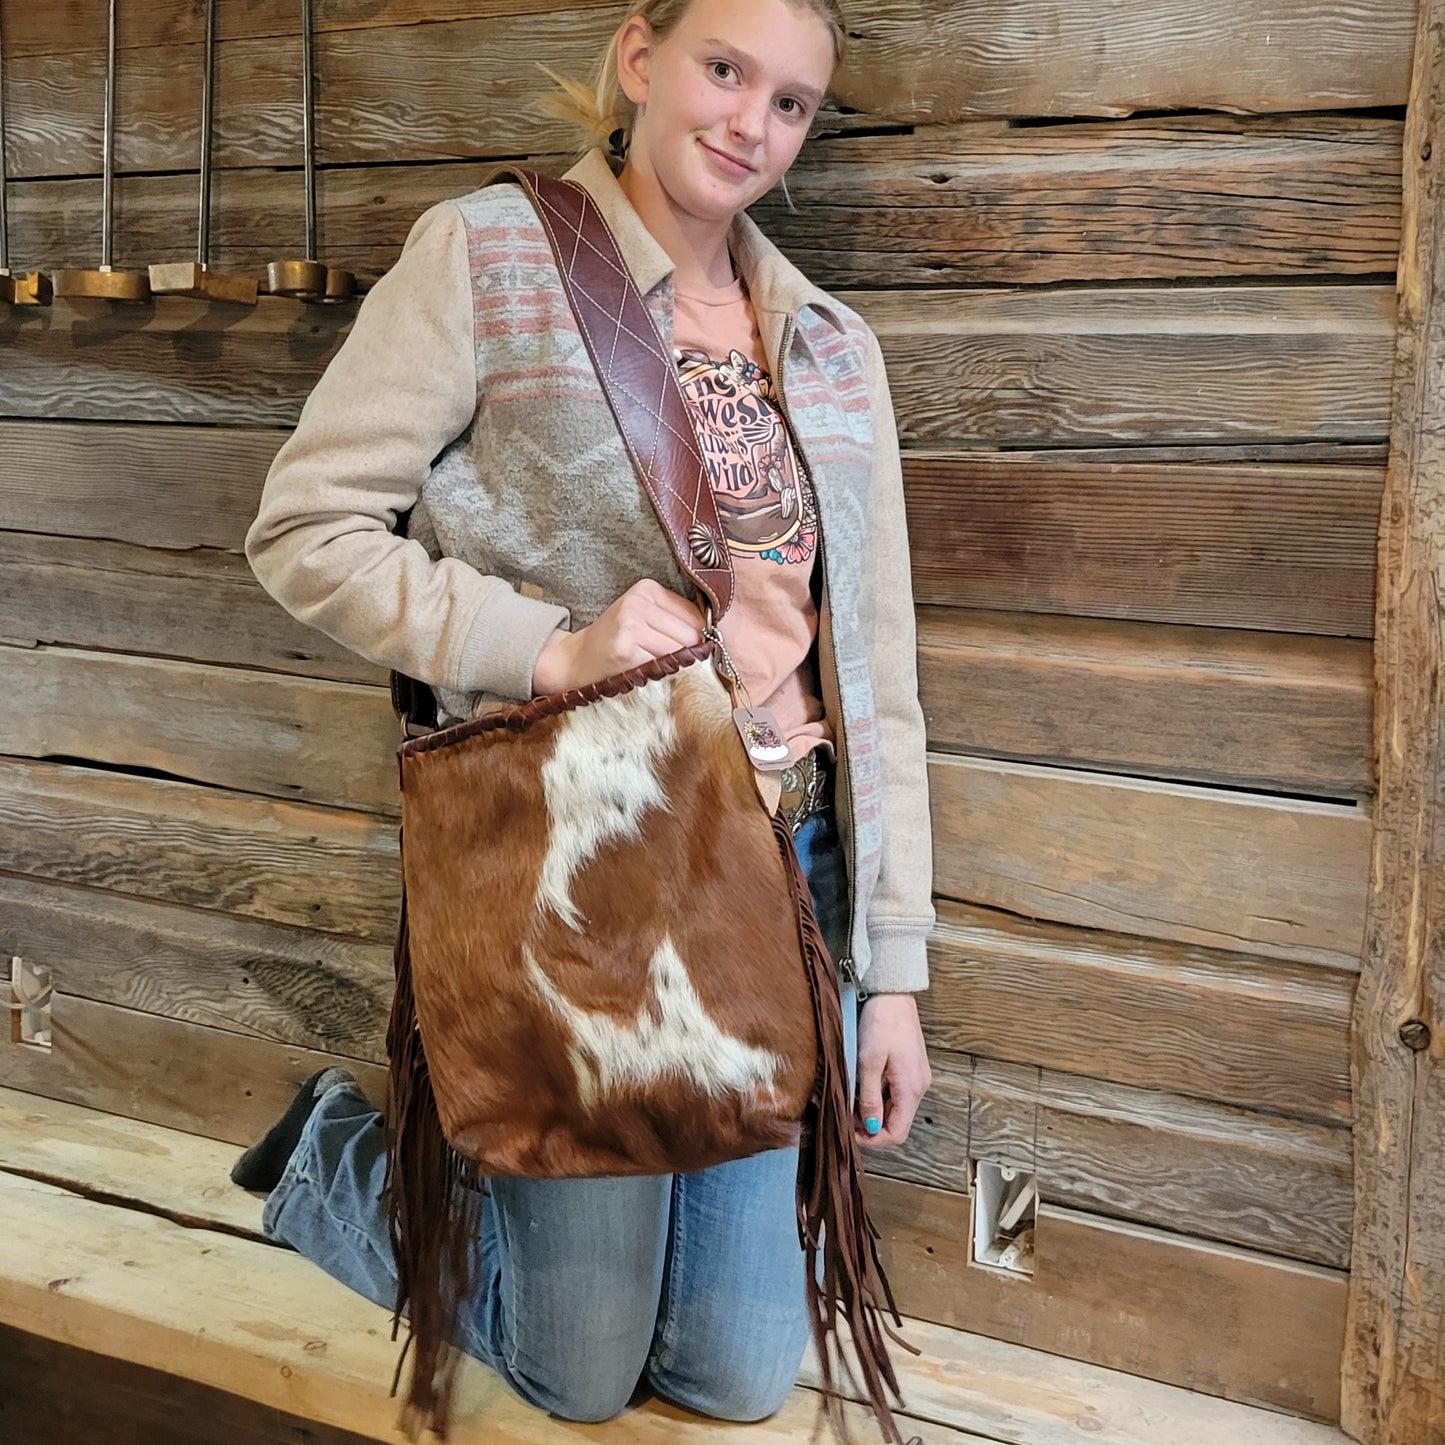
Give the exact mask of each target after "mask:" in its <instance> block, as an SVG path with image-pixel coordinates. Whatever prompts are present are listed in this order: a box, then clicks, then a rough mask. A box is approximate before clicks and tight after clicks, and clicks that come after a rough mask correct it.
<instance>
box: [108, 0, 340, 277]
mask: <svg viewBox="0 0 1445 1445" xmlns="http://www.w3.org/2000/svg"><path fill="white" fill-rule="evenodd" d="M111 3H112V4H114V3H115V0H111ZM311 39H312V37H311V0H301V144H302V146H303V147H304V150H305V157H304V159H305V166H306V259H307V260H308V261H314V260H315V259H316V155H315V149H316V146H315V135H314V120H313V114H312V112H313V108H314V100H315V97H314V94H313V85H314V81H313V76H312V44H311Z"/></svg>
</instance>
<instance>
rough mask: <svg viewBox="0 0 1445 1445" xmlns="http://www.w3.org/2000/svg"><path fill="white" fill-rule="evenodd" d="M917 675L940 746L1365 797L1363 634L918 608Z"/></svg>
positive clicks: (1367, 699)
mask: <svg viewBox="0 0 1445 1445" xmlns="http://www.w3.org/2000/svg"><path fill="white" fill-rule="evenodd" d="M960 570H962V569H960ZM0 576H3V572H0ZM918 670H919V692H920V696H921V699H922V702H923V712H924V717H925V719H926V721H927V725H928V738H929V744H930V746H932V747H933V748H935V749H938V750H940V751H959V752H966V753H974V754H980V755H987V756H991V757H1004V758H1017V759H1019V760H1021V761H1025V762H1037V763H1067V764H1070V765H1072V766H1077V767H1085V768H1090V769H1096V770H1103V771H1107V772H1121V773H1130V774H1134V775H1143V776H1149V777H1156V778H1180V779H1193V780H1196V781H1201V782H1222V783H1228V784H1231V785H1233V786H1238V787H1246V788H1252V789H1256V790H1260V791H1281V792H1296V793H1309V794H1312V795H1317V796H1339V797H1357V796H1365V795H1368V793H1369V792H1370V787H1371V780H1370V766H1371V764H1370V750H1371V737H1370V703H1371V686H1372V677H1371V653H1370V644H1369V643H1368V642H1366V641H1356V640H1353V639H1344V638H1314V637H1300V636H1297V635H1288V634H1282V633H1271V632H1254V631H1245V630H1237V629H1230V628H1218V627H1208V628H1207V627H1177V626H1169V625H1165V624H1160V623H1150V622H1130V621H1122V620H1114V619H1105V620H1095V619H1092V618H1083V617H1062V616H1039V615H1036V614H1030V613H1018V612H989V611H983V610H977V609H972V608H940V607H925V608H923V609H921V611H920V615H919V618H918Z"/></svg>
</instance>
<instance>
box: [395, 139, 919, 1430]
mask: <svg viewBox="0 0 1445 1445" xmlns="http://www.w3.org/2000/svg"><path fill="white" fill-rule="evenodd" d="M505 177H511V178H514V179H515V180H517V181H518V182H520V184H521V185H522V187H523V188H524V190H525V191H526V193H527V194H528V196H529V197H530V198H531V200H532V203H533V204H534V205H535V206H536V208H537V210H538V213H539V214H540V216H541V218H542V221H543V224H544V226H545V228H546V231H547V234H548V236H549V238H550V241H551V245H552V250H553V252H554V255H555V256H556V259H557V263H558V267H559V270H560V272H561V274H562V277H563V279H564V282H565V284H566V288H567V291H568V295H569V298H570V300H571V303H572V307H573V310H574V313H575V315H576V318H577V321H578V324H579V326H580V327H581V331H582V335H583V337H584V339H585V342H586V345H587V348H588V351H589V353H590V355H591V358H592V361H593V364H594V366H595V367H596V369H597V372H598V375H599V377H600V378H601V380H602V382H603V386H604V390H605V391H606V393H607V396H608V400H609V402H610V404H611V407H612V409H613V412H614V414H615V416H616V419H617V422H618V426H619V429H620V431H621V433H622V436H623V438H624V440H625V442H626V444H627V448H628V451H629V453H630V455H631V457H632V460H633V462H634V463H635V465H636V470H637V473H638V477H639V479H640V481H641V483H642V485H643V486H644V488H645V489H646V490H647V493H648V495H649V497H650V498H651V499H652V502H653V505H654V508H655V510H656V512H657V515H658V519H659V521H660V522H661V524H662V526H663V528H664V530H665V531H666V533H667V535H668V537H669V539H670V541H671V543H672V547H673V550H674V553H675V554H676V556H677V559H678V562H679V564H680V565H681V567H682V568H683V570H684V572H685V573H686V574H687V575H688V576H689V577H690V578H691V579H692V580H693V582H694V583H696V585H697V587H698V588H699V590H700V592H701V593H702V595H703V599H704V601H705V603H706V606H707V607H708V608H709V609H710V611H711V613H712V616H711V618H710V620H709V625H708V627H707V629H706V632H705V635H704V640H703V641H702V642H701V643H700V644H698V645H697V646H694V647H687V648H683V649H681V650H679V651H677V652H673V653H671V654H669V655H667V656H665V657H660V658H657V659H655V660H653V661H651V662H648V663H647V664H645V665H643V666H640V667H635V668H633V669H631V670H630V671H627V672H623V673H620V674H618V675H616V676H613V677H608V678H606V679H604V680H603V681H601V682H597V683H594V684H592V685H591V686H589V687H584V688H579V689H576V690H573V691H570V692H565V693H560V694H556V695H552V696H546V697H536V698H533V699H532V700H531V701H529V702H526V703H524V704H520V705H518V706H515V707H511V708H506V709H503V710H500V711H496V712H490V713H486V714H484V715H482V716H479V717H476V718H473V719H471V720H469V721H466V722H462V723H458V724H456V725H454V726H451V727H446V728H442V729H439V730H434V731H431V732H427V733H424V734H423V735H422V736H418V737H414V738H412V739H411V740H409V741H407V742H405V743H403V745H402V746H401V749H400V752H399V755H398V762H399V769H400V779H401V798H402V828H401V835H402V841H403V846H402V875H403V889H404V892H403V898H402V908H401V918H400V921H399V924H398V929H397V938H396V954H395V964H396V995H395V1003H394V1006H393V1011H392V1015H391V1020H390V1025H389V1028H388V1035H387V1046H388V1052H389V1054H390V1060H391V1069H390V1099H389V1111H388V1112H389V1118H390V1122H391V1125H392V1128H391V1132H390V1137H389V1150H390V1152H389V1156H388V1171H387V1172H388V1177H387V1187H388V1191H389V1197H390V1204H389V1208H390V1223H391V1234H392V1241H393V1245H394V1247H395V1253H396V1264H397V1270H398V1275H399V1288H398V1295H397V1306H396V1316H395V1318H394V1321H393V1338H395V1333H396V1328H397V1326H398V1325H399V1323H400V1320H401V1316H402V1312H403V1311H404V1310H407V1311H408V1312H409V1316H410V1336H409V1339H408V1341H407V1347H408V1348H411V1347H414V1348H415V1356H414V1359H413V1366H412V1377H411V1381H410V1386H409V1390H408V1393H407V1397H406V1400H405V1403H404V1408H403V1427H404V1428H405V1429H406V1430H407V1433H408V1434H409V1435H410V1436H411V1438H413V1439H415V1438H416V1435H417V1434H418V1433H419V1432H420V1429H421V1428H422V1427H424V1426H428V1425H429V1426H430V1427H431V1428H432V1429H434V1430H437V1431H438V1433H444V1429H445V1424H446V1420H447V1416H448V1412H449V1408H450V1393H451V1384H452V1374H453V1370H454V1367H455V1362H456V1359H455V1355H456V1352H455V1349H454V1346H453V1343H452V1339H453V1330H454V1328H455V1322H456V1317H457V1315H458V1313H459V1311H460V1308H461V1306H462V1304H463V1302H464V1301H465V1299H466V1297H467V1295H468V1294H469V1292H470V1289H471V1287H472V1282H471V1281H470V1280H469V1278H468V1269H467V1265H468V1254H469V1242H470V1240H471V1239H472V1238H473V1236H474V1235H475V1234H476V1232H477V1229H478V1227H479V1224H480V1210H481V1207H482V1199H483V1192H482V1190H481V1187H480V1183H479V1180H480V1178H481V1177H483V1176H486V1175H525V1176H535V1177H563V1176H598V1175H622V1174H661V1173H669V1172H684V1173H685V1172H691V1171H695V1170H699V1169H704V1168H707V1167H709V1166H710V1165H713V1164H717V1163H721V1162H722V1161H724V1160H728V1159H736V1158H741V1157H743V1156H745V1155H749V1154H752V1153H756V1152H758V1151H760V1150H764V1149H773V1148H778V1147H781V1146H783V1145H787V1144H791V1143H794V1142H798V1143H799V1144H800V1158H799V1170H798V1194H797V1211H798V1228H799V1237H800V1241H801V1244H802V1246H803V1248H804V1250H805V1252H806V1258H807V1274H808V1281H809V1300H808V1304H809V1313H810V1319H811V1324H812V1328H813V1333H814V1339H815V1343H816V1345H817V1349H818V1356H819V1359H820V1361H821V1363H822V1368H823V1373H824V1385H825V1389H824V1402H825V1405H826V1407H827V1408H828V1410H829V1414H830V1416H831V1418H832V1420H833V1423H834V1424H835V1426H837V1427H838V1429H839V1430H840V1433H842V1434H843V1435H844V1437H845V1438H846V1437H847V1429H846V1424H845V1422H844V1419H843V1414H842V1409H841V1404H840V1399H839V1396H838V1393H837V1391H836V1390H834V1389H833V1382H834V1378H835V1376H834V1355H835V1352H837V1348H838V1339H837V1331H836V1326H837V1321H838V1317H839V1316H840V1315H841V1316H842V1317H843V1318H844V1319H845V1320H846V1321H847V1323H848V1325H849V1326H850V1330H851V1335H852V1340H853V1345H854V1350H853V1353H854V1355H855V1356H856V1358H857V1359H858V1362H859V1364H860V1366H861V1371H862V1375H863V1390H864V1392H865V1394H866V1396H867V1398H868V1399H869V1401H870V1403H871V1405H872V1407H873V1410H874V1412H875V1415H876V1417H877V1419H878V1421H879V1423H880V1425H881V1427H882V1429H883V1432H884V1434H885V1436H886V1438H887V1439H889V1440H892V1441H898V1440H900V1439H901V1437H900V1436H899V1434H898V1431H897V1427H896V1425H895V1423H894V1421H893V1417H892V1413H891V1410H890V1407H889V1403H888V1399H887V1396H886V1394H885V1390H884V1386H885V1384H886V1385H887V1386H888V1387H889V1388H890V1389H891V1390H892V1392H893V1394H894V1395H895V1396H896V1395H897V1393H898V1387H897V1383H896V1380H895V1377H894V1373H893V1369H892V1366H891V1363H890V1361H889V1359H888V1353H887V1347H886V1344H885V1341H884V1335H885V1333H886V1334H888V1335H890V1336H891V1337H892V1338H894V1339H895V1340H896V1339H897V1338H898V1337H897V1335H896V1334H894V1332H893V1330H892V1329H890V1328H889V1327H888V1325H887V1324H886V1323H885V1321H884V1319H883V1317H882V1316H883V1314H884V1313H885V1312H886V1313H887V1314H888V1315H889V1316H891V1318H892V1320H893V1321H894V1323H895V1324H898V1323H901V1321H900V1320H899V1318H898V1312H897V1309H896V1308H895V1306H894V1303H893V1298H892V1295H891V1293H890V1291H889V1288H888V1284H887V1281H886V1279H885V1278H884V1275H883V1271H882V1269H881V1267H880V1265H879V1261H878V1255H877V1234H876V1231H875V1230H874V1229H873V1227H872V1225H871V1223H870V1222H869V1220H868V1218H867V1215H866V1213H865V1210H864V1206H863V1200H862V1195H861V1191H860V1175H859V1166H858V1159H857V1155H856V1150H855V1144H854V1138H853V1126H852V1118H851V1111H850V1107H849V1098H848V1084H847V1073H846V1060H845V1057H844V1045H843V1027H842V1012H841V1008H840V1004H839V996H838V985H837V976H836V973H835V971H834V965H833V963H832V961H831V959H830V958H829V957H828V951H827V949H826V947H825V946H824V943H823V939H822V937H821V935H820V933H819V930H818V925H817V921H816V920H815V918H814V916H813V909H812V906H811V900H810V896H809V890H808V884H807V881H806V878H805V877H804V875H803V872H802V869H801V867H800V865H799V862H798V857H797V854H796V852H795V851H794V848H793V841H792V835H791V832H790V830H789V828H788V825H787V823H786V822H785V821H784V820H783V818H782V817H781V815H780V814H778V813H776V812H770V809H769V806H768V804H767V803H766V802H765V801H764V797H763V793H762V791H760V788H759V786H758V774H757V773H756V772H755V769H754V761H760V762H762V763H764V764H766V763H767V762H768V761H769V760H770V758H771V757H772V755H773V754H776V753H778V752H781V753H782V754H783V761H786V747H785V746H784V747H783V748H781V749H779V748H778V744H779V743H780V742H781V739H780V738H779V737H776V736H773V737H768V736H767V730H768V720H767V719H766V718H761V719H760V718H759V717H758V716H757V715H756V714H755V713H754V712H752V711H750V709H749V708H748V707H747V706H744V707H741V708H740V707H739V706H738V698H737V697H736V696H735V692H736V689H737V685H738V684H737V679H736V676H735V674H734V673H733V671H732V668H731V660H730V659H729V658H728V657H727V654H726V650H725V648H724V647H723V646H722V642H721V638H720V637H719V635H718V633H717V630H716V619H717V618H719V617H721V616H722V615H723V614H724V613H725V612H726V610H727V608H728V605H729V603H730V601H731V597H732V585H733V578H732V568H731V563H730V561H729V559H728V551H727V546H726V543H725V542H724V540H723V536H722V529H721V526H720V524H719V521H718V516H717V510H716V506H715V503H714V500H713V494H712V490H711V486H710V484H709V478H708V472H707V469H706V463H705V462H704V459H703V456H702V453H701V451H700V449H699V447H698V444H697V439H696V436H695V434H694V432H693V429H692V422H691V419H690V415H689V412H688V410H687V406H686V402H685V401H684V399H683V396H682V392H681V389H680V387H679V384H678V381H677V376H676V372H675V371H674V368H673V364H672V361H671V358H670V355H669V351H668V348H667V346H666V345H665V344H664V342H663V341H662V338H661V337H660V336H659V335H658V332H657V330H656V327H655V326H654V325H653V322H652V318H651V316H650V315H649V313H648V311H647V308H646V306H645V304H644V302H643V300H642V297H641V296H640V295H639V294H638V292H637V290H636V287H635V285H634V284H633V282H632V279H631V276H630V275H629V273H628V271H627V267H626V265H625V263H624V262H623V260H622V258H621V255H620V254H619V252H618V250H617V246H616V242H615V241H614V240H613V238H612V236H611V233H610V232H609V230H608V228H607V226H606V223H605V221H604V220H603V218H602V216H601V214H600V213H599V212H598V210H597V208H596V206H595V204H594V203H593V202H592V200H591V197H590V196H589V195H588V194H587V192H586V190H585V189H583V188H582V187H581V186H578V185H575V184H573V183H570V182H565V181H559V180H552V179H549V178H545V177H542V176H539V175H536V174H534V173H532V172H530V171H523V170H518V169H514V168H506V169H504V170H502V171H500V172H498V173H497V175H496V177H494V179H495V178H505ZM659 398H660V399H661V400H660V401H659ZM393 688H394V696H395V699H396V701H397V704H398V709H399V710H400V711H402V712H403V714H404V715H411V716H419V715H420V714H421V711H422V707H421V705H420V704H421V700H422V699H423V698H425V697H426V696H427V690H426V689H423V688H422V687H421V686H420V685H419V684H416V683H415V682H413V681H411V680H410V679H406V678H404V677H401V676H396V677H394V678H393ZM432 720H433V721H434V717H433V719H432ZM749 747H751V748H752V749H753V756H752V757H750V755H749V751H748V748H749ZM774 801H775V799H774ZM820 1254H821V1261H820V1259H819V1255H820ZM820 1263H821V1269H820V1268H819V1265H820ZM405 1356H406V1349H403V1351H402V1357H401V1359H400V1360H399V1361H398V1363H397V1380H394V1381H393V1385H392V1390H393V1393H395V1392H396V1389H397V1381H398V1380H399V1379H400V1374H401V1369H402V1363H403V1362H404V1360H405ZM839 1358H842V1357H841V1355H840V1356H839ZM845 1367H846V1361H845Z"/></svg>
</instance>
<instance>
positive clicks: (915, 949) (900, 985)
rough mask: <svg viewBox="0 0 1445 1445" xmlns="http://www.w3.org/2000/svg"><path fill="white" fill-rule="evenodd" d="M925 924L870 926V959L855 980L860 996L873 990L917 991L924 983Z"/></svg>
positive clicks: (874, 991)
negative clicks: (859, 977)
mask: <svg viewBox="0 0 1445 1445" xmlns="http://www.w3.org/2000/svg"><path fill="white" fill-rule="evenodd" d="M928 933H929V930H928V929H927V928H920V927H918V926H916V925H913V924H906V923H900V924H891V925H889V924H885V925H884V926H883V927H881V928H878V929H876V930H875V929H870V930H869V932H868V942H869V945H870V947H871V950H872V962H870V963H869V965H868V972H867V973H865V974H864V975H863V977H862V978H861V979H860V980H859V981H858V991H859V993H860V994H863V995H864V996H866V995H868V994H874V993H921V992H922V991H923V990H924V989H926V988H927V987H928Z"/></svg>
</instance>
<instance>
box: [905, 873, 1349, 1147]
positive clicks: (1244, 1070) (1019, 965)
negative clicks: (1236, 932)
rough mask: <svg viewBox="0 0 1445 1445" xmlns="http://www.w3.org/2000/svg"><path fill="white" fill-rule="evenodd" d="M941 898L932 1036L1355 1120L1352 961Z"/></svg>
mask: <svg viewBox="0 0 1445 1445" xmlns="http://www.w3.org/2000/svg"><path fill="white" fill-rule="evenodd" d="M937 907H938V924H937V927H936V928H935V929H934V932H933V935H932V937H931V938H930V939H929V948H928V956H929V962H930V965H931V967H930V978H931V982H930V985H929V987H928V989H927V990H926V991H925V992H924V993H922V994H920V995H919V999H918V1004H919V1012H920V1014H921V1016H922V1018H923V1027H924V1033H925V1034H926V1036H927V1038H928V1041H929V1044H930V1046H931V1047H933V1048H940V1049H949V1050H952V1051H954V1052H955V1053H964V1054H980V1055H984V1056H986V1057H989V1058H993V1059H997V1060H1001V1061H1005V1062H1011V1063H1015V1064H1031V1065H1037V1066H1039V1067H1041V1068H1046V1069H1050V1070H1061V1071H1063V1072H1066V1073H1068V1074H1081V1075H1084V1076H1086V1077H1087V1078H1090V1079H1097V1080H1101V1081H1104V1082H1109V1083H1115V1084H1130V1085H1134V1086H1136V1087H1138V1088H1142V1089H1151V1090H1161V1091H1164V1092H1166V1093H1171V1094H1182V1095H1189V1096H1192V1097H1195V1098H1200V1099H1208V1100H1213V1101H1214V1102H1216V1103H1221V1104H1234V1105H1238V1106H1239V1107H1241V1108H1246V1109H1267V1110H1270V1111H1271V1112H1273V1113H1277V1114H1284V1115H1290V1116H1293V1117H1296V1118H1302V1119H1313V1120H1316V1121H1318V1122H1320V1123H1324V1124H1347V1123H1349V1121H1350V1118H1351V1105H1350V1067H1349V1020H1350V1006H1351V1001H1352V1000H1353V997H1354V979H1353V978H1352V977H1351V976H1350V975H1349V974H1346V973H1341V972H1339V971H1337V970H1334V969H1322V968H1317V967H1314V966H1311V965H1308V964H1294V963H1284V962H1282V961H1280V960H1279V959H1271V958H1254V957H1250V956H1248V955H1246V954H1239V953H1225V952H1223V951H1222V950H1218V949H1206V948H1197V947H1192V946H1190V945H1188V944H1180V943H1168V942H1165V941H1164V940H1162V939H1140V938H1132V937H1129V936H1128V935H1126V934H1119V933H1109V932H1105V931H1102V930H1098V929H1083V928H1072V927H1069V926H1067V925H1064V924H1057V923H1042V922H1037V921H1033V920H1030V919H1024V918H1018V917H1016V916H1014V915H1013V914H1009V913H1002V912H999V911H997V910H993V909H986V908H975V907H969V906H967V905H965V904H959V903H953V902H950V901H949V900H947V899H939V900H938V904H937Z"/></svg>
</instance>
